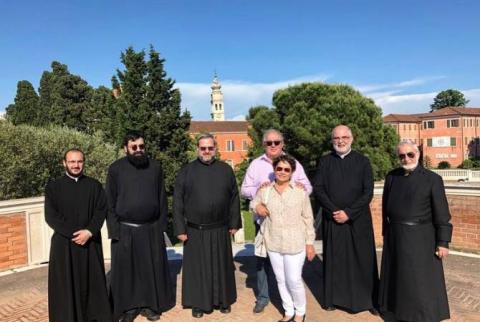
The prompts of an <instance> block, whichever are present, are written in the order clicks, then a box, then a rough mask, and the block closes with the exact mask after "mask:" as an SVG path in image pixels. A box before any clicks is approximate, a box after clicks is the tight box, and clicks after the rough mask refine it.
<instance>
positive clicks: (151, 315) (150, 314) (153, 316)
mask: <svg viewBox="0 0 480 322" xmlns="http://www.w3.org/2000/svg"><path fill="white" fill-rule="evenodd" d="M140 314H141V315H142V316H144V317H146V318H147V320H148V321H158V320H160V314H159V313H157V312H155V311H154V310H152V309H150V308H148V307H145V308H143V309H142V310H141V311H140Z"/></svg>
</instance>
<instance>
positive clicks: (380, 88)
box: [355, 76, 445, 93]
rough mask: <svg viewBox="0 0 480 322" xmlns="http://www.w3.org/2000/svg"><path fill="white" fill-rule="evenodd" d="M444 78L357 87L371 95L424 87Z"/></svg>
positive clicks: (416, 79)
mask: <svg viewBox="0 0 480 322" xmlns="http://www.w3.org/2000/svg"><path fill="white" fill-rule="evenodd" d="M443 78H445V76H429V77H419V78H414V79H409V80H406V81H401V82H397V83H387V84H367V85H359V86H355V87H356V88H357V89H358V90H359V91H360V92H362V93H370V92H374V91H384V90H392V89H398V90H400V89H403V88H408V87H412V86H418V85H423V84H426V83H429V82H431V81H435V80H439V79H443Z"/></svg>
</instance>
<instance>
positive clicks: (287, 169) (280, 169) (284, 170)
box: [275, 167, 292, 173]
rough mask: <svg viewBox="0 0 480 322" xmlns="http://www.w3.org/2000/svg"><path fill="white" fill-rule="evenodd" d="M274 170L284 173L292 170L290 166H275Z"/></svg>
mask: <svg viewBox="0 0 480 322" xmlns="http://www.w3.org/2000/svg"><path fill="white" fill-rule="evenodd" d="M275 171H277V172H281V171H283V172H285V173H290V172H292V169H291V168H283V167H276V168H275Z"/></svg>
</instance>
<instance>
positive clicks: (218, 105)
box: [189, 74, 252, 168]
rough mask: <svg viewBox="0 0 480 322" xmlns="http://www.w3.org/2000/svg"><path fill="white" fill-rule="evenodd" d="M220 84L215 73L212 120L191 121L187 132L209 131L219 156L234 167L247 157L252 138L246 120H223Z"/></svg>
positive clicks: (211, 95)
mask: <svg viewBox="0 0 480 322" xmlns="http://www.w3.org/2000/svg"><path fill="white" fill-rule="evenodd" d="M221 88H222V85H221V84H220V81H219V80H218V77H217V75H216V74H215V76H214V78H213V81H212V85H211V89H212V93H211V94H210V115H211V118H212V121H191V123H190V129H189V133H190V135H191V136H192V137H195V136H197V135H198V134H201V133H211V134H213V135H214V136H215V139H216V140H217V144H218V152H219V153H220V158H221V159H222V160H223V161H225V162H226V163H228V164H229V165H230V166H231V167H232V168H235V167H236V166H238V165H239V164H240V163H242V161H243V160H245V159H247V154H248V148H249V146H250V145H251V144H252V140H251V139H250V137H249V136H248V128H249V123H248V122H247V121H225V104H224V101H223V93H222V91H221Z"/></svg>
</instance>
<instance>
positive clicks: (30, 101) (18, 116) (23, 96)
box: [6, 80, 39, 125]
mask: <svg viewBox="0 0 480 322" xmlns="http://www.w3.org/2000/svg"><path fill="white" fill-rule="evenodd" d="M38 104H39V98H38V95H37V93H36V92H35V89H34V88H33V86H32V84H31V83H30V82H29V81H26V80H23V81H19V82H18V83H17V94H16V96H15V103H14V104H10V105H9V106H8V107H7V108H6V112H7V113H6V116H7V119H8V120H9V121H11V122H12V123H13V124H15V125H17V124H31V125H34V124H36V122H37V113H38V111H37V110H38Z"/></svg>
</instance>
